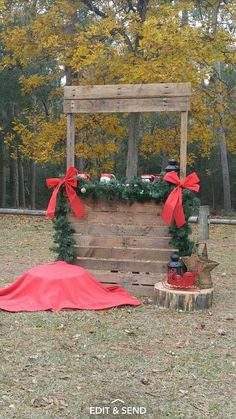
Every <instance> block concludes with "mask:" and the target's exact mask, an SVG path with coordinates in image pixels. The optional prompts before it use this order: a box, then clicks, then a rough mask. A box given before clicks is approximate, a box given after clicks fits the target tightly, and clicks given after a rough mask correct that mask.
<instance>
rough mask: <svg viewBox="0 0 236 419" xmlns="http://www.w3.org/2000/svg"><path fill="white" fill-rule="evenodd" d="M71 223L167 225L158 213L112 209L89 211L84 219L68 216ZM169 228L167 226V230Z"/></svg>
mask: <svg viewBox="0 0 236 419" xmlns="http://www.w3.org/2000/svg"><path fill="white" fill-rule="evenodd" d="M68 219H69V221H70V222H71V223H73V225H74V224H81V223H83V222H85V221H86V222H88V223H91V224H94V223H96V224H135V225H137V226H140V225H141V226H144V225H146V226H165V227H166V224H165V223H164V221H163V220H162V218H161V217H160V216H157V215H156V214H151V213H150V214H148V216H147V214H145V213H137V214H136V213H125V212H112V211H107V212H104V211H96V212H95V211H94V212H93V211H87V212H86V213H85V216H84V217H83V219H80V220H78V219H76V218H75V217H74V216H70V215H69V216H68ZM167 230H168V229H167V228H166V231H167Z"/></svg>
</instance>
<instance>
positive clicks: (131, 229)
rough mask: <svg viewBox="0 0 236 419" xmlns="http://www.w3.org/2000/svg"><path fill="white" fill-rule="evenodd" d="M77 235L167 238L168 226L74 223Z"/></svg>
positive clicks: (73, 226)
mask: <svg viewBox="0 0 236 419" xmlns="http://www.w3.org/2000/svg"><path fill="white" fill-rule="evenodd" d="M71 226H72V228H73V229H74V230H75V232H76V233H81V234H86V235H94V236H106V235H108V236H111V235H114V236H126V235H127V236H145V237H158V236H162V237H163V236H167V235H168V227H166V226H154V227H153V226H136V225H131V224H123V225H121V224H91V223H86V222H80V223H72V224H71Z"/></svg>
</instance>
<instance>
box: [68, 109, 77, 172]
mask: <svg viewBox="0 0 236 419" xmlns="http://www.w3.org/2000/svg"><path fill="white" fill-rule="evenodd" d="M66 148H67V158H66V167H67V169H68V168H69V167H70V166H74V165H75V116H74V114H73V113H68V114H67V139H66Z"/></svg>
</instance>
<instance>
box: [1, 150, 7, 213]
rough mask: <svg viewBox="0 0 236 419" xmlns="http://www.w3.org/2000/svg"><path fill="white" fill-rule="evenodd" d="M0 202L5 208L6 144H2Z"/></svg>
mask: <svg viewBox="0 0 236 419" xmlns="http://www.w3.org/2000/svg"><path fill="white" fill-rule="evenodd" d="M0 178H1V186H0V190H1V202H0V205H1V207H2V208H5V207H6V205H7V149H6V145H5V144H4V143H3V144H2V165H1V173H0Z"/></svg>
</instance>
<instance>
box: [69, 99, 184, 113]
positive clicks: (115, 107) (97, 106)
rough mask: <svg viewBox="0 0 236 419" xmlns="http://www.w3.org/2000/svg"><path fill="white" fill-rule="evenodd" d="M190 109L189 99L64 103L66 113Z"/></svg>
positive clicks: (178, 110)
mask: <svg viewBox="0 0 236 419" xmlns="http://www.w3.org/2000/svg"><path fill="white" fill-rule="evenodd" d="M189 109H190V100H189V97H184V96H179V97H163V98H161V97H158V98H144V99H141V98H139V99H90V100H68V99H66V100H65V101H64V111H65V112H66V113H112V112H115V113H120V112H121V113H122V112H172V111H175V112H181V111H182V112H183V111H187V110H189Z"/></svg>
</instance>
